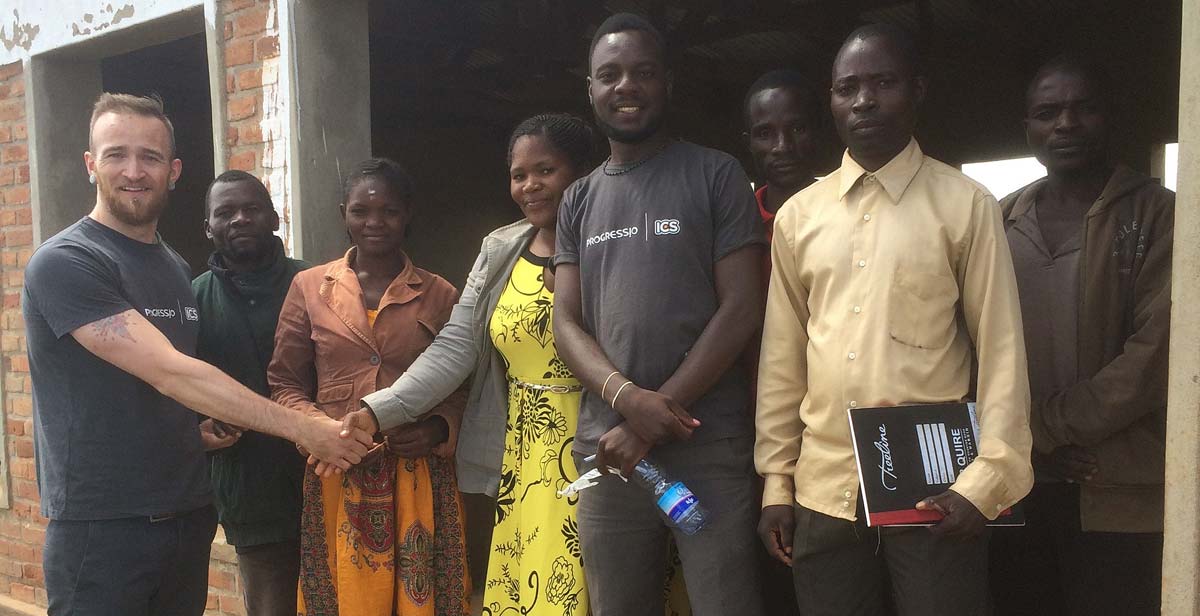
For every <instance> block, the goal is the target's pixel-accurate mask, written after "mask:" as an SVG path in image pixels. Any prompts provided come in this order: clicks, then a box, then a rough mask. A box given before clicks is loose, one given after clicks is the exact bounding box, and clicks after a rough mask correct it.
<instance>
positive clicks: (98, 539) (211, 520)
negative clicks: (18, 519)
mask: <svg viewBox="0 0 1200 616" xmlns="http://www.w3.org/2000/svg"><path fill="white" fill-rule="evenodd" d="M216 530H217V511H216V509H214V508H213V507H212V506H208V507H202V508H200V509H197V510H195V511H192V512H190V513H186V514H183V515H179V516H177V517H173V518H170V519H166V520H159V521H154V520H152V519H151V518H145V517H142V518H124V519H120V520H91V521H86V520H84V521H76V520H51V521H50V524H49V525H48V526H47V527H46V548H45V550H44V551H43V553H42V567H43V570H44V571H45V575H46V594H47V596H48V597H49V600H50V606H49V609H48V610H47V611H48V613H49V615H50V616H60V615H61V616H68V615H69V616H84V615H88V616H90V615H96V616H201V615H202V614H203V613H204V604H205V603H206V602H207V601H208V557H209V551H210V548H211V547H212V540H213V535H214V534H216Z"/></svg>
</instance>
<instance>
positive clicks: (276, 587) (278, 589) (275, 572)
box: [236, 539, 300, 616]
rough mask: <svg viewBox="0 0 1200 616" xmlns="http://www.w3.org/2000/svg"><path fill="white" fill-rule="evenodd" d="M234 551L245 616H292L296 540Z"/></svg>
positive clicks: (296, 570)
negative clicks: (240, 581) (240, 576)
mask: <svg viewBox="0 0 1200 616" xmlns="http://www.w3.org/2000/svg"><path fill="white" fill-rule="evenodd" d="M236 550H237V555H238V572H239V573H241V574H242V598H243V600H244V601H245V602H246V614H247V616H296V589H297V587H298V580H299V578H300V540H299V539H293V540H292V541H283V542H280V543H267V544H263V545H255V546H249V547H239V548H237V549H236Z"/></svg>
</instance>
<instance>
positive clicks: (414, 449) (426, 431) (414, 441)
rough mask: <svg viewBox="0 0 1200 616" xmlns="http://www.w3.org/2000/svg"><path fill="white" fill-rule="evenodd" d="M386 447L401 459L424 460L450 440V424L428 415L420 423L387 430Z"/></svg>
mask: <svg viewBox="0 0 1200 616" xmlns="http://www.w3.org/2000/svg"><path fill="white" fill-rule="evenodd" d="M385 435H386V436H387V447H388V450H389V451H391V452H392V453H394V454H396V455H397V456H400V457H401V458H408V459H410V460H411V459H415V458H424V457H425V456H428V455H429V454H431V453H432V452H433V448H434V447H437V446H438V445H441V444H442V443H445V442H446V440H447V439H449V438H450V424H448V423H446V418H445V417H442V416H441V415H430V416H429V417H426V418H425V419H422V420H421V421H418V422H415V423H411V424H408V425H405V426H400V427H399V428H394V429H392V430H388V431H387V432H386V433H385Z"/></svg>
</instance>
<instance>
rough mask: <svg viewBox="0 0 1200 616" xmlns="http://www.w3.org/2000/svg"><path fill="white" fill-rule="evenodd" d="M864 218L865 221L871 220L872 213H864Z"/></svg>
mask: <svg viewBox="0 0 1200 616" xmlns="http://www.w3.org/2000/svg"><path fill="white" fill-rule="evenodd" d="M863 220H865V221H867V222H871V215H870V214H863Z"/></svg>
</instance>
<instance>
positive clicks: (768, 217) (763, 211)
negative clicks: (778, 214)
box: [754, 184, 775, 222]
mask: <svg viewBox="0 0 1200 616" xmlns="http://www.w3.org/2000/svg"><path fill="white" fill-rule="evenodd" d="M754 200H755V201H757V202H758V215H759V216H761V217H762V220H763V222H771V221H772V220H774V219H775V214H773V213H771V212H770V211H769V210H767V208H766V206H765V205H764V204H765V203H766V202H767V185H766V184H763V185H762V188H759V189H758V190H756V191H754Z"/></svg>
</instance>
